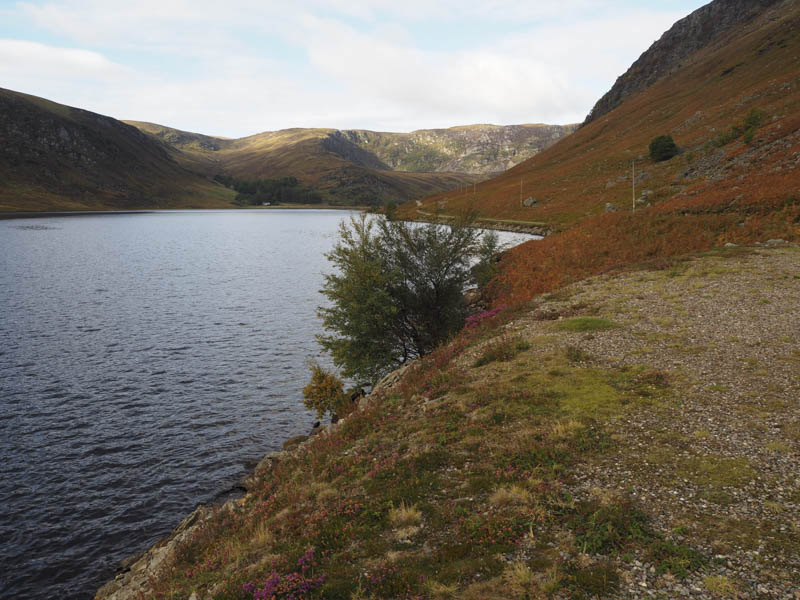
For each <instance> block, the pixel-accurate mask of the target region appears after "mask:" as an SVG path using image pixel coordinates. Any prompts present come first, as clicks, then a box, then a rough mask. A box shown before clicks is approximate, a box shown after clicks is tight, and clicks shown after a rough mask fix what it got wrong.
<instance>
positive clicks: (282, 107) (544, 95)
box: [0, 0, 702, 136]
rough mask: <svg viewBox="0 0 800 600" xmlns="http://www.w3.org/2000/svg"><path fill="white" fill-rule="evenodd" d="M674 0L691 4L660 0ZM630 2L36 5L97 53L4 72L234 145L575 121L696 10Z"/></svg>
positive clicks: (34, 57)
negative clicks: (284, 135)
mask: <svg viewBox="0 0 800 600" xmlns="http://www.w3.org/2000/svg"><path fill="white" fill-rule="evenodd" d="M678 1H681V2H687V1H692V0H664V2H665V3H666V2H673V3H675V2H678ZM701 1H702V0H697V3H698V4H700V2H701ZM624 4H626V0H611V2H608V3H603V4H599V3H597V2H594V1H590V0H539V1H538V2H530V1H529V0H524V1H523V0H506V1H500V0H484V1H483V2H478V1H464V0H438V1H437V0H405V1H403V2H397V1H396V0H297V1H295V2H291V3H288V2H285V1H284V0H281V1H278V0H227V2H225V3H224V4H220V3H219V2H218V1H217V0H138V1H137V2H130V1H128V0H126V1H125V2H122V1H117V0H50V1H47V2H36V1H35V0H27V1H26V2H23V3H21V4H19V5H18V6H19V7H20V8H19V9H18V11H17V12H16V13H15V15H16V17H15V18H17V19H21V20H25V21H26V22H27V23H28V24H33V25H34V26H35V27H38V28H40V29H41V30H43V31H47V32H49V33H50V36H51V38H52V36H58V37H57V39H64V38H65V39H66V40H67V41H69V42H71V43H74V44H77V45H80V46H82V47H84V48H86V50H73V49H66V48H56V47H53V46H45V45H43V44H39V43H35V42H20V41H12V40H6V41H5V45H3V43H0V76H2V77H3V82H4V84H7V85H8V87H13V88H15V89H20V91H26V92H30V93H35V94H38V95H43V96H45V97H49V98H51V99H53V100H56V101H60V102H66V103H73V104H75V105H80V106H83V107H85V108H88V109H89V110H95V111H97V112H103V113H105V114H111V115H112V116H115V117H118V118H131V119H141V120H149V121H156V122H161V123H164V124H166V125H171V126H175V127H179V128H183V129H190V130H193V131H200V132H204V133H213V134H221V135H230V136H239V135H246V134H250V133H256V132H258V131H263V130H267V129H277V128H281V127H292V126H329V127H342V128H345V127H364V128H371V129H384V130H391V129H394V130H409V129H413V128H423V127H439V126H450V125H456V124H465V123H474V122H495V123H501V124H508V123H523V122H552V123H564V122H574V121H578V120H581V119H582V118H583V117H584V116H585V114H586V113H587V112H588V110H589V109H590V108H591V106H592V104H593V103H594V101H595V100H597V98H599V96H600V95H602V93H604V92H605V91H606V90H607V89H608V88H610V86H611V85H612V84H613V81H614V79H615V78H616V77H617V76H618V75H620V74H621V73H622V72H623V71H624V70H625V69H626V68H627V67H628V66H629V65H630V64H631V62H633V60H635V59H636V58H637V57H638V56H639V54H640V53H641V52H643V51H644V50H645V49H646V48H647V47H648V46H649V45H650V43H652V41H653V40H655V39H656V38H657V37H658V36H659V35H660V34H661V33H662V32H663V31H664V30H666V29H667V28H668V27H669V25H670V24H671V23H672V22H674V21H675V20H677V19H678V18H680V17H681V16H683V15H684V13H685V11H672V12H667V11H665V10H664V9H663V8H660V9H658V10H653V9H647V8H645V7H643V5H641V4H640V3H636V4H633V6H637V7H638V8H636V10H632V11H631V10H628V11H623V10H622V7H623V5H624ZM627 4H628V5H631V2H630V0H627ZM662 6H663V4H662ZM460 24H467V25H468V26H469V28H470V29H471V31H472V32H473V33H474V31H476V30H479V31H480V30H481V29H482V28H484V29H485V35H481V36H475V35H471V36H470V37H469V39H467V38H466V37H465V38H464V39H460V38H458V37H453V38H452V39H449V40H448V43H446V44H443V45H442V46H441V49H435V50H434V49H431V47H436V46H437V44H435V43H433V44H428V45H427V46H426V45H425V44H424V43H420V42H418V41H416V40H417V39H419V38H417V37H416V36H417V29H416V28H417V27H418V26H420V25H422V26H424V27H425V32H426V33H425V35H430V32H431V31H434V32H435V31H437V28H439V29H441V31H442V35H451V36H458V35H459V25H460ZM434 41H435V40H434ZM14 44H16V46H15V45H14ZM65 45H66V44H65ZM13 52H16V53H17V54H16V55H14V56H16V58H15V59H14V60H12V59H11V56H12V54H11V53H13ZM106 57H114V59H115V60H116V61H117V62H114V61H112V60H111V59H109V58H106ZM11 62H14V64H13V65H12V66H9V63H11ZM118 63H125V64H128V65H129V67H127V68H126V67H122V66H121V65H120V64H118ZM175 65H186V67H185V68H177V67H176V66H175ZM87 82H89V83H88V84H87ZM12 83H13V85H12Z"/></svg>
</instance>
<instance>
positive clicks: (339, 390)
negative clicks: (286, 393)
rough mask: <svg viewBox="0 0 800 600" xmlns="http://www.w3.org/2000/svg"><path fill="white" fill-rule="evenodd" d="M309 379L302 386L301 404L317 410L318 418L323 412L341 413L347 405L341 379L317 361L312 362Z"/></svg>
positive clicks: (322, 415)
mask: <svg viewBox="0 0 800 600" xmlns="http://www.w3.org/2000/svg"><path fill="white" fill-rule="evenodd" d="M310 368H311V381H310V382H309V383H308V385H306V386H305V387H304V388H303V404H305V406H306V408H307V409H309V410H314V411H316V412H317V417H319V418H320V419H321V418H322V417H324V416H325V413H331V416H333V415H334V414H342V413H343V412H344V410H345V409H346V407H347V400H348V398H347V396H345V393H344V384H343V383H342V380H341V379H339V378H338V377H336V375H334V374H333V373H330V372H329V371H326V370H325V369H323V368H322V366H321V365H320V364H319V363H316V362H312V363H311V365H310Z"/></svg>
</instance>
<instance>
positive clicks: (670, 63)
mask: <svg viewBox="0 0 800 600" xmlns="http://www.w3.org/2000/svg"><path fill="white" fill-rule="evenodd" d="M791 2H792V0H789V1H787V0H714V2H711V3H710V4H707V5H706V6H703V7H702V8H699V9H697V10H696V11H694V12H693V13H692V14H690V15H689V16H688V17H685V18H683V19H681V20H680V21H678V22H677V23H675V24H674V25H673V26H672V27H671V28H670V29H669V30H668V31H667V32H666V33H664V35H662V36H661V38H660V39H659V40H658V41H657V42H655V43H654V44H653V45H652V46H650V48H649V49H648V50H647V51H646V52H645V53H644V54H642V55H641V56H640V57H639V59H638V60H637V61H636V62H635V63H633V65H631V67H630V69H628V70H627V71H626V72H625V74H623V75H621V76H620V77H618V78H617V81H616V83H614V86H613V87H612V88H611V90H609V91H608V92H607V93H606V94H605V95H604V96H603V97H602V98H600V100H598V101H597V103H596V104H595V105H594V108H592V110H591V112H590V113H589V115H588V116H587V117H586V120H585V121H584V123H583V124H584V125H586V124H588V123H591V122H592V121H594V120H595V119H597V118H598V117H601V116H602V115H605V114H606V113H608V112H610V111H612V110H614V109H615V108H616V107H617V106H619V105H620V104H621V103H622V102H623V100H625V99H626V98H628V97H630V96H632V95H633V94H634V93H636V92H638V91H641V90H643V89H645V88H647V87H649V86H650V85H652V84H653V83H655V82H656V81H658V80H659V79H661V78H663V77H666V76H668V75H671V74H672V73H675V72H676V71H678V70H679V69H681V68H683V67H684V66H686V63H687V61H689V60H691V59H690V57H691V55H692V54H694V53H695V52H697V51H698V50H700V49H702V48H705V47H706V46H710V45H712V44H715V43H717V42H719V41H721V40H722V38H723V37H724V36H725V34H726V33H728V32H729V31H731V30H732V29H733V28H734V27H736V26H738V25H740V24H743V23H747V22H748V21H750V20H752V19H754V18H755V17H756V16H758V15H759V14H761V13H762V12H763V11H764V9H766V8H769V7H771V6H772V5H777V4H787V5H788V4H790V3H791Z"/></svg>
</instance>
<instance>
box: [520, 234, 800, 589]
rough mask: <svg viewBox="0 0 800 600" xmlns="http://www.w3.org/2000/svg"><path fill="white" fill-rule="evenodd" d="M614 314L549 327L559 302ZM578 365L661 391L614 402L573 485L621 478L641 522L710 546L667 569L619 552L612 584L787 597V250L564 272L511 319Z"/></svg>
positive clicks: (793, 466)
mask: <svg viewBox="0 0 800 600" xmlns="http://www.w3.org/2000/svg"><path fill="white" fill-rule="evenodd" d="M573 314H595V315H597V316H600V317H605V318H608V319H612V320H614V321H615V322H617V323H619V324H620V325H622V327H620V328H618V329H613V330H610V331H603V332H595V333H559V334H553V333H552V331H553V328H552V322H551V319H554V318H558V315H562V318H563V316H570V315H573ZM510 328H512V329H516V330H518V331H519V332H520V333H522V334H523V335H525V336H529V337H531V338H533V337H536V338H537V340H538V341H539V342H541V340H542V336H545V339H546V340H548V341H547V342H546V343H545V344H544V345H541V344H540V345H541V351H542V352H548V351H553V350H554V349H556V348H558V347H562V348H563V347H564V345H566V344H569V345H573V346H576V347H578V348H580V350H582V351H583V352H586V353H588V354H589V355H591V359H589V360H588V361H587V365H595V366H613V367H621V366H624V365H629V366H634V365H636V366H638V365H645V366H646V367H647V368H649V369H653V370H654V371H657V372H658V373H660V374H663V376H664V378H665V380H666V381H667V382H668V385H669V390H670V396H671V400H670V401H669V402H666V403H661V404H659V405H658V406H653V407H648V408H637V409H633V410H630V411H626V412H625V414H624V416H622V417H620V418H618V419H617V420H615V421H614V422H613V423H612V425H611V433H612V438H613V439H614V440H615V444H614V448H613V450H612V451H611V452H608V453H604V454H603V455H602V456H599V457H598V458H596V459H594V460H592V461H589V462H588V463H586V464H584V465H583V466H582V467H581V468H580V469H579V474H578V475H577V477H576V481H575V482H574V486H573V490H572V492H573V493H574V494H575V495H576V496H577V497H581V496H582V495H583V496H586V495H591V494H594V495H596V494H598V493H602V491H603V490H611V491H619V490H624V491H625V492H626V493H628V494H630V496H632V497H633V498H636V499H637V500H638V502H639V504H640V505H641V506H642V507H643V508H644V510H645V511H646V512H647V513H648V514H649V515H651V516H652V517H653V523H652V526H653V527H654V528H655V529H657V530H660V531H661V532H663V533H664V534H666V535H669V536H670V537H672V538H674V539H676V540H678V541H680V542H681V543H684V544H688V545H690V546H692V547H694V548H695V549H697V550H700V551H701V552H702V553H703V554H705V555H706V556H707V557H709V559H710V561H709V563H708V564H707V565H706V566H705V567H703V568H702V569H701V570H699V571H696V572H694V573H692V574H690V575H689V577H687V578H686V579H684V580H683V581H679V580H677V579H676V578H674V577H673V576H671V575H668V574H666V575H659V574H657V573H656V571H655V568H654V567H653V565H650V564H647V563H646V562H644V560H640V558H641V557H634V558H633V560H630V561H623V562H622V564H620V568H621V570H622V578H621V582H622V583H621V586H620V593H619V597H622V598H781V599H783V598H789V599H800V251H798V249H797V248H795V247H783V248H754V249H730V250H728V251H721V252H719V253H716V254H713V255H708V256H703V257H700V258H696V259H693V260H690V261H687V262H684V263H679V264H677V265H675V266H674V267H670V268H668V269H666V270H661V271H637V272H630V273H624V274H621V275H614V276H603V277H596V278H593V279H589V280H586V281H583V282H580V283H577V284H575V285H573V286H571V287H570V288H567V289H566V290H564V291H562V292H559V293H558V294H556V297H551V298H549V299H544V300H542V301H540V302H539V304H538V306H537V307H536V309H535V310H534V311H533V312H532V313H530V314H528V315H526V316H524V317H522V318H520V319H518V320H517V321H515V322H514V323H512V324H510Z"/></svg>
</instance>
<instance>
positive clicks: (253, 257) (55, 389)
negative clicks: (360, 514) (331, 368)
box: [0, 210, 525, 599]
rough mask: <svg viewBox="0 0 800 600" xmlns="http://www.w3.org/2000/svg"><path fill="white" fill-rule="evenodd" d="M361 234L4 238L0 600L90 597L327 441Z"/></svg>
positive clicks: (126, 232)
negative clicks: (342, 304)
mask: <svg viewBox="0 0 800 600" xmlns="http://www.w3.org/2000/svg"><path fill="white" fill-rule="evenodd" d="M346 217H347V214H346V213H342V212H341V211H325V210H319V211H290V210H286V211H280V210H276V211H230V212H224V211H222V212H214V211H191V212H190V211H187V212H180V211H176V212H160V213H153V214H132V215H103V216H81V217H52V218H40V219H24V220H22V219H21V220H10V221H0V565H2V568H0V597H1V598H4V599H10V598H29V597H43V596H47V597H58V598H91V597H92V595H93V594H94V592H95V591H96V590H97V588H98V587H99V586H100V585H101V584H102V583H104V581H105V580H107V579H108V578H110V577H111V576H112V575H113V570H114V567H115V565H116V564H117V563H118V562H119V560H121V559H122V558H125V557H126V556H129V555H130V554H132V553H134V552H138V551H141V550H144V549H145V548H147V547H148V546H150V545H151V544H152V543H153V542H155V541H156V540H157V539H158V538H160V537H163V536H164V535H166V534H167V533H169V531H170V530H171V529H172V528H173V527H174V526H176V525H177V524H178V522H180V520H181V519H183V517H184V516H186V515H187V514H188V513H189V512H190V511H191V510H192V509H193V508H194V507H195V506H196V505H197V504H198V503H204V502H214V501H218V500H220V499H221V497H222V495H223V494H224V493H225V492H226V491H227V490H230V489H231V488H232V487H233V486H234V485H236V483H237V482H238V481H239V480H240V479H241V477H242V476H243V475H245V473H246V472H247V471H248V470H250V469H251V468H252V466H253V464H254V463H255V461H256V460H258V459H259V458H261V457H262V456H263V455H264V454H265V453H266V452H269V451H271V450H274V449H277V448H279V447H280V445H281V443H282V442H283V440H285V439H286V438H288V437H290V436H292V435H297V434H301V433H306V432H307V431H308V430H309V428H310V427H311V425H312V423H313V421H314V420H315V419H314V415H313V414H311V413H309V412H308V411H306V410H305V409H304V408H303V406H302V401H301V398H302V395H301V389H302V386H303V385H304V384H305V382H306V379H307V368H306V366H305V361H306V359H308V358H310V357H315V356H318V355H319V348H318V347H317V345H316V343H315V341H314V335H315V333H317V332H319V330H320V328H319V322H318V320H317V318H316V316H315V308H316V306H317V305H318V304H320V303H321V301H322V298H321V296H320V295H319V293H318V290H319V288H320V286H321V284H322V273H323V272H325V271H328V270H329V267H328V263H327V261H326V259H325V257H324V253H325V252H326V251H328V250H329V249H330V248H331V247H332V245H333V244H334V243H335V241H336V231H337V227H338V224H339V222H340V221H341V220H342V219H343V218H346ZM502 238H503V240H504V241H513V242H517V243H518V242H519V241H521V240H522V239H525V237H524V236H516V237H515V236H513V235H510V234H509V235H503V236H502Z"/></svg>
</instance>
